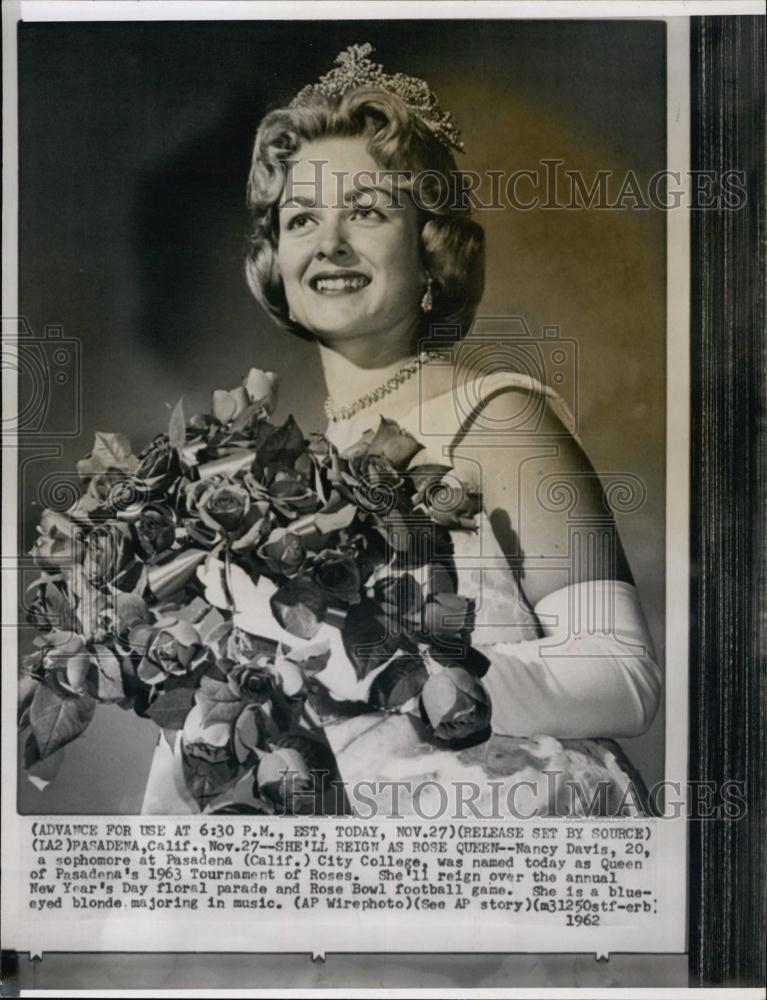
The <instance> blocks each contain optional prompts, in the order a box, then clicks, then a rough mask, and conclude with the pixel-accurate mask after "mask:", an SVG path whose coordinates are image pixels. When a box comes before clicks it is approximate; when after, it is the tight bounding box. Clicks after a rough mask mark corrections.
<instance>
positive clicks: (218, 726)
mask: <svg viewBox="0 0 767 1000" xmlns="http://www.w3.org/2000/svg"><path fill="white" fill-rule="evenodd" d="M231 736H232V726H231V723H214V724H213V725H210V724H208V723H207V722H206V708H205V706H204V705H201V704H199V703H198V704H196V705H194V706H192V708H191V710H190V711H189V714H188V715H187V717H186V719H185V720H184V728H183V730H182V731H181V744H182V746H183V749H184V754H185V756H186V757H188V758H189V759H190V760H191V761H200V762H201V763H204V764H221V763H224V762H225V761H228V760H230V758H231V756H232V753H231V745H230V744H231Z"/></svg>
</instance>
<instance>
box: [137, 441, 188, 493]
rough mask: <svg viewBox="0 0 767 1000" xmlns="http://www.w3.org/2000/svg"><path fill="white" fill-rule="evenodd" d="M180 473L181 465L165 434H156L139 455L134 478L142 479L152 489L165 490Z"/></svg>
mask: <svg viewBox="0 0 767 1000" xmlns="http://www.w3.org/2000/svg"><path fill="white" fill-rule="evenodd" d="M179 475H181V465H180V463H179V460H178V455H177V453H176V450H175V448H172V447H171V445H170V441H169V440H168V435H167V434H158V435H157V437H156V438H154V440H153V441H151V442H150V443H149V444H148V445H147V447H146V448H144V450H143V451H142V452H141V454H140V455H139V466H138V469H136V478H137V479H143V480H144V481H145V482H146V483H147V485H150V486H151V488H152V489H153V490H156V491H159V492H165V491H166V489H167V487H168V486H169V485H170V484H171V483H172V482H173V480H174V479H176V478H177V477H178V476H179Z"/></svg>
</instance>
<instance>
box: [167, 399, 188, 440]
mask: <svg viewBox="0 0 767 1000" xmlns="http://www.w3.org/2000/svg"><path fill="white" fill-rule="evenodd" d="M168 442H169V444H170V446H171V448H175V449H176V450H177V451H181V449H182V448H183V447H184V444H185V443H186V420H185V419H184V397H183V396H182V397H181V399H179V401H178V402H177V403H176V405H175V406H174V407H173V412H172V413H171V415H170V424H169V425H168Z"/></svg>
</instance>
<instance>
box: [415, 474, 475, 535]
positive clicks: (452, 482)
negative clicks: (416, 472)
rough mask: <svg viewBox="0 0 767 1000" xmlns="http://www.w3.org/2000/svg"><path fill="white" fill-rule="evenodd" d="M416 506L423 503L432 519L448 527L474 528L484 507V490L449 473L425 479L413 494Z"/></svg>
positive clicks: (422, 505)
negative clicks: (481, 491)
mask: <svg viewBox="0 0 767 1000" xmlns="http://www.w3.org/2000/svg"><path fill="white" fill-rule="evenodd" d="M423 478H424V479H427V477H423ZM413 506H414V507H419V506H421V507H423V509H424V510H425V511H426V512H427V513H428V514H429V516H430V517H431V518H432V520H433V521H436V523H437V524H441V525H443V527H445V528H464V529H471V528H474V527H475V520H474V519H475V517H476V515H477V514H479V512H480V511H481V510H482V494H481V493H480V492H479V490H475V489H471V488H470V487H469V486H467V485H465V484H463V483H462V482H460V480H458V479H457V478H456V477H455V475H454V474H452V473H450V474H448V475H445V476H442V477H441V478H440V479H438V480H435V479H431V481H422V482H421V483H420V485H419V487H418V489H417V490H416V492H415V493H414V495H413Z"/></svg>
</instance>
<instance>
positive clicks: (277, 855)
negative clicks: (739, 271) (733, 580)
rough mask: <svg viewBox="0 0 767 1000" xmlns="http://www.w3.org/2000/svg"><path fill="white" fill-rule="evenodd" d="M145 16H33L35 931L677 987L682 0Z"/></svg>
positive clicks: (13, 804) (28, 551)
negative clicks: (566, 10) (673, 10)
mask: <svg viewBox="0 0 767 1000" xmlns="http://www.w3.org/2000/svg"><path fill="white" fill-rule="evenodd" d="M54 6H56V5H54ZM156 6H157V5H156ZM160 6H162V5H159V6H158V8H157V11H156V12H155V13H154V14H148V16H147V17H146V18H145V19H143V20H139V19H137V18H136V19H129V18H125V17H123V16H122V14H121V15H120V16H117V14H115V15H114V16H109V14H108V12H107V11H106V10H104V11H103V12H101V8H100V9H99V10H100V12H101V13H100V16H98V17H95V16H94V17H88V16H85V14H83V13H82V12H79V11H78V17H72V18H68V17H67V5H66V4H59V5H58V7H57V13H60V15H61V16H60V17H58V18H56V17H48V16H45V15H44V14H42V13H40V12H39V11H38V14H39V16H34V13H33V11H34V7H33V5H29V7H28V9H29V11H30V16H29V17H28V18H22V19H21V20H19V22H18V23H17V24H16V25H15V30H16V31H17V38H16V48H15V58H16V73H17V100H18V119H17V129H16V137H15V138H16V150H17V154H18V164H19V174H18V246H17V257H16V263H17V277H18V282H17V298H16V300H15V302H16V306H17V308H14V309H13V310H11V311H9V310H8V309H6V308H4V312H3V316H4V319H3V323H4V344H3V360H4V375H5V374H6V373H7V381H8V382H9V383H10V382H13V383H14V398H13V402H14V403H15V407H14V409H13V411H12V412H11V411H10V410H9V411H7V412H8V414H9V416H8V419H5V415H4V444H5V448H4V452H5V458H6V460H7V467H8V465H9V455H10V454H12V456H13V460H12V465H13V471H14V474H15V490H13V491H4V506H5V508H6V511H5V513H6V514H11V515H12V516H13V512H14V511H15V527H14V536H15V539H16V546H15V556H14V564H13V570H14V574H13V575H14V580H15V604H14V609H13V610H11V611H10V612H9V608H8V602H7V600H6V598H4V600H6V606H5V612H4V624H6V625H11V626H12V627H11V628H5V629H4V630H3V631H4V633H5V635H4V642H5V644H6V645H5V649H6V651H7V652H8V653H9V654H10V657H5V656H4V659H5V660H6V663H7V664H8V663H12V664H13V665H14V670H13V671H9V669H8V666H6V670H5V671H4V685H5V687H4V694H5V695H6V697H5V698H4V703H5V704H6V710H5V715H4V722H5V726H4V736H3V740H4V743H3V746H4V765H3V775H4V786H5V791H4V829H5V830H7V831H8V834H9V835H10V838H11V839H10V844H11V847H10V851H9V850H8V848H5V849H4V850H5V854H4V858H5V859H8V858H10V859H11V870H12V871H13V873H14V874H13V885H14V888H13V892H12V897H13V898H12V901H11V902H10V904H9V903H8V894H9V887H8V884H7V876H4V881H6V885H5V889H4V895H5V897H6V905H10V907H11V909H12V916H11V919H12V921H13V926H14V933H15V935H16V941H15V942H11V944H10V945H9V947H12V948H13V949H16V950H18V951H24V950H28V951H30V953H35V952H36V951H38V952H39V953H44V952H46V951H57V952H68V951H85V950H86V949H87V950H95V951H98V952H106V953H109V952H117V951H125V950H126V948H125V944H124V942H125V941H126V940H129V941H130V949H129V950H130V951H133V952H137V953H140V952H144V953H148V954H147V957H148V959H149V960H150V961H153V960H162V958H163V955H164V954H167V955H170V954H173V953H182V952H188V951H189V952H191V951H201V952H202V951H223V952H241V953H245V952H254V951H256V952H260V953H263V954H269V953H285V952H303V953H305V954H306V953H308V954H311V955H315V956H325V955H326V954H332V953H333V952H341V951H343V952H350V953H359V955H364V954H372V953H378V954H379V956H380V957H381V958H385V957H386V955H387V953H389V957H394V956H396V955H397V954H399V953H407V952H413V951H417V952H419V953H422V957H423V958H424V959H425V960H426V964H423V963H422V964H421V965H420V966H419V965H418V964H417V963H416V964H415V965H413V968H414V969H416V970H417V971H416V972H415V973H414V976H415V978H416V979H417V980H418V984H419V985H424V986H433V985H437V984H438V980H435V979H434V978H433V970H434V969H435V968H436V966H435V965H434V963H435V962H437V961H439V960H440V959H439V955H440V954H441V953H444V952H446V951H447V952H451V953H453V954H455V956H456V960H459V959H460V958H461V955H462V954H464V953H466V959H467V961H469V960H470V959H469V955H470V953H475V954H482V953H487V954H488V955H497V954H500V953H503V954H507V955H508V953H514V952H529V953H533V954H541V955H544V956H545V958H544V959H543V965H542V966H541V967H540V968H537V967H536V966H535V963H532V964H531V962H530V960H529V959H528V958H524V959H523V956H518V958H519V959H520V963H518V964H516V965H514V966H513V970H514V971H512V966H504V967H502V969H501V970H500V971H499V972H498V974H497V975H496V974H488V976H485V977H481V985H483V986H502V987H506V986H511V985H517V984H519V985H527V984H534V985H548V984H554V985H563V986H568V985H573V984H570V983H569V982H565V981H564V980H563V978H562V977H566V976H567V975H568V974H569V973H567V972H566V971H563V970H564V966H563V965H561V964H559V965H558V964H557V962H558V960H560V959H563V958H564V956H563V955H557V954H556V953H557V952H565V953H569V954H571V955H575V956H578V955H583V956H584V959H583V962H582V964H581V965H580V966H578V969H579V971H578V972H577V973H576V978H578V980H579V981H581V977H582V984H583V985H584V986H593V985H633V984H634V983H635V982H638V981H641V983H642V984H643V985H667V986H684V985H686V984H687V956H686V954H685V953H686V951H687V947H688V924H687V893H688V873H687V861H686V858H687V853H686V852H687V846H688V821H689V820H691V819H692V820H695V821H704V820H706V821H708V820H711V821H715V822H725V821H726V822H732V823H735V822H736V821H737V820H738V819H742V818H743V817H744V816H745V815H746V812H747V802H746V799H747V795H746V793H744V790H743V786H742V785H741V784H739V783H738V782H737V781H730V782H728V781H724V782H721V783H719V784H717V787H716V788H715V789H714V790H713V794H712V795H707V796H702V795H701V794H699V791H698V790H697V786H696V788H694V789H692V790H691V786H690V783H689V781H688V725H689V724H688V711H689V708H688V704H689V702H688V698H689V690H690V677H691V674H690V655H689V654H690V650H689V634H690V622H691V612H690V606H689V581H690V579H691V566H690V485H689V484H690V471H691V470H690V378H691V373H690V360H689V359H690V350H691V344H690V319H691V313H690V294H691V293H690V249H689V238H690V219H691V218H692V217H694V216H695V213H701V214H702V213H713V214H715V215H716V217H718V218H725V217H728V215H732V216H733V217H738V218H739V217H740V216H739V215H738V213H743V212H745V211H746V210H747V208H748V204H749V202H748V194H749V183H750V181H749V179H748V177H747V175H746V173H745V172H744V171H743V170H737V169H722V170H718V171H709V172H708V173H707V174H706V176H705V177H704V176H703V175H702V174H701V172H696V171H695V170H693V169H692V167H691V160H690V142H691V134H692V135H693V136H694V132H693V133H691V128H690V114H691V103H690V100H691V98H690V94H691V90H690V88H691V82H690V69H689V67H690V58H691V52H690V21H689V19H688V18H686V17H664V16H658V17H647V16H635V17H628V16H626V17H621V16H614V12H613V16H593V17H592V16H589V17H577V18H575V17H573V18H570V17H566V16H561V17H559V16H558V17H553V16H549V15H544V14H543V13H542V12H541V15H540V16H538V17H532V16H531V17H521V16H513V17H512V16H508V17H499V18H489V17H488V18H480V17H472V16H468V15H467V13H465V12H464V13H462V14H461V16H455V17H451V18H449V17H447V16H434V14H433V13H431V12H429V14H428V15H426V14H424V15H423V16H419V13H418V12H417V11H416V10H415V9H413V11H412V12H410V13H412V16H410V13H409V14H408V15H407V16H404V14H402V13H400V12H397V14H396V16H395V17H394V18H390V17H387V16H385V14H384V13H383V8H381V11H382V13H381V16H375V14H374V12H373V10H372V7H373V6H375V5H368V6H369V7H371V10H370V11H366V15H365V16H364V17H363V18H361V19H354V20H352V19H345V18H337V19H336V16H335V15H333V16H331V17H319V18H315V17H312V18H309V17H308V16H304V15H303V14H302V13H300V12H295V13H294V14H292V15H290V16H288V15H287V14H284V16H283V12H282V11H281V10H280V11H277V8H271V7H270V8H268V11H267V7H266V5H264V7H263V8H262V9H261V10H258V11H257V10H256V9H255V6H254V5H249V9H248V12H247V13H248V16H244V14H243V12H242V11H241V12H240V13H239V14H238V15H236V16H234V15H233V18H232V19H227V17H225V16H223V15H222V16H219V17H215V16H211V14H210V13H205V14H204V15H202V14H201V15H200V17H199V18H197V17H195V15H194V13H193V12H192V11H191V10H190V11H189V16H188V17H186V16H185V17H179V16H178V14H179V12H178V10H176V12H175V13H174V14H173V15H172V18H171V19H163V18H162V17H161V16H160V14H161V11H160V9H159V7H160ZM224 6H226V5H224ZM544 6H545V5H541V7H544ZM613 6H614V5H613ZM71 9H72V8H71V7H70V12H71ZM389 9H391V7H390V8H389ZM146 10H147V12H148V11H149V6H148V5H147V6H146ZM227 10H228V8H227ZM377 10H378V7H376V11H377ZM206 11H208V8H206ZM269 12H271V13H269ZM139 16H140V15H139ZM6 301H9V300H8V297H7V296H6ZM11 492H12V493H13V496H11ZM6 596H7V595H6ZM9 614H10V617H9ZM696 683H697V682H696ZM9 697H13V701H14V702H15V703H17V706H18V709H17V712H16V726H15V731H13V729H11V728H10V727H9V725H8V722H9V716H8V711H7V708H8V704H9ZM9 779H10V780H9ZM9 787H10V789H11V791H9ZM4 871H5V872H7V871H8V865H7V864H6V862H5V860H4ZM211 911H215V912H211ZM393 911H394V912H393ZM211 921H214V922H215V926H217V927H219V928H220V929H221V934H220V935H214V937H216V939H217V940H216V941H215V942H211V939H210V934H209V927H210V923H211ZM95 928H98V943H97V944H96V943H95V942H94V935H93V931H94V929H95ZM254 928H255V931H256V934H257V937H258V946H257V947H256V948H255V949H254V948H253V945H252V941H253V934H254ZM416 941H417V942H418V946H417V947H414V942H416ZM4 947H5V944H4ZM151 953H157V954H156V955H154V956H152V955H151ZM643 954H652V955H653V956H654V961H655V962H656V964H655V966H654V968H653V969H650V968H649V966H648V965H647V964H646V963H645V965H644V966H642V965H641V958H642V956H643ZM611 955H613V956H615V958H611V960H610V963H609V968H608V969H607V971H605V968H606V967H604V966H603V965H602V963H599V965H597V964H596V963H595V958H596V957H608V956H611ZM621 959H622V960H624V961H625V963H626V964H625V965H623V966H621V965H620V960H621ZM96 960H97V959H96V957H95V956H94V961H96ZM429 960H430V962H431V964H428V962H429ZM84 961H85V963H86V965H85V967H86V968H87V967H88V966H87V959H84ZM509 961H511V959H509ZM216 967H217V968H219V966H218V965H217V966H216ZM467 967H468V966H467ZM356 968H363V969H364V968H366V967H365V965H364V963H363V964H362V965H359V966H356ZM456 968H457V969H458V967H456ZM232 969H234V966H232ZM611 970H613V971H611ZM455 975H458V977H459V979H460V972H458V971H456V973H455ZM515 976H516V977H517V978H516V979H515V980H514V982H512V981H511V979H513V978H514V977H515ZM537 976H538V977H539V978H536V977H537ZM541 976H542V977H543V978H542V979H541V978H540V977H541ZM520 977H521V978H520ZM224 981H225V982H233V980H232V979H231V976H230V977H229V978H226V977H225V980H224ZM275 981H277V982H282V980H279V979H278V980H275ZM349 982H350V983H351V984H352V985H353V984H354V982H355V981H354V980H353V979H352V980H349ZM365 982H367V980H365ZM457 982H458V980H455V979H453V980H449V981H448V984H455V983H457ZM302 983H303V985H312V984H316V985H320V983H318V981H317V979H316V976H315V974H314V973H312V974H310V975H309V978H308V979H305V980H302ZM286 985H290V983H287V982H286ZM327 985H332V984H331V983H329V982H328V983H327Z"/></svg>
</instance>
